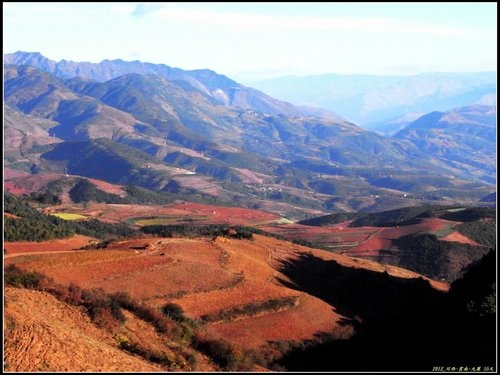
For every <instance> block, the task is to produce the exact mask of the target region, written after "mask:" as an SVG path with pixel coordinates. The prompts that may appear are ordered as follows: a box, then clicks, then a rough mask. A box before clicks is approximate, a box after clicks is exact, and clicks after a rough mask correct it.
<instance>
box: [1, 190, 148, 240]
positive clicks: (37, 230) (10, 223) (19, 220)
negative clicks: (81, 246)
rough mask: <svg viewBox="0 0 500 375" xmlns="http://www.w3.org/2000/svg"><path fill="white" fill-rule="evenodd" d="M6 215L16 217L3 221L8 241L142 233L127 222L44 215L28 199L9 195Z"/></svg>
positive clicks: (113, 236) (6, 195)
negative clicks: (76, 219) (115, 222)
mask: <svg viewBox="0 0 500 375" xmlns="http://www.w3.org/2000/svg"><path fill="white" fill-rule="evenodd" d="M4 204H5V206H4V212H8V213H10V214H13V215H16V216H17V217H15V218H14V217H6V218H5V220H4V239H5V241H37V242H39V241H48V240H53V239H58V238H68V237H71V236H73V235H75V234H82V235H86V236H90V237H96V238H101V239H109V238H115V237H123V236H134V235H137V234H138V233H139V232H138V231H136V230H133V229H131V228H130V227H129V226H127V225H126V224H124V223H117V224H110V223H104V222H101V221H99V220H96V219H92V220H85V221H68V220H63V219H60V218H58V217H56V216H51V215H44V214H42V213H40V212H38V211H37V210H36V209H35V208H33V207H31V206H30V205H29V203H28V199H27V198H18V197H16V196H14V195H12V194H9V193H6V194H5V197H4Z"/></svg>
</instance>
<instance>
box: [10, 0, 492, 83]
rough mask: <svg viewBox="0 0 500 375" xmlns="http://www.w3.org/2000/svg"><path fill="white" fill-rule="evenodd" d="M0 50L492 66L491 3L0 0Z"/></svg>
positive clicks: (269, 69)
mask: <svg viewBox="0 0 500 375" xmlns="http://www.w3.org/2000/svg"><path fill="white" fill-rule="evenodd" d="M3 8H4V9H3V10H4V12H3V14H4V15H3V24H4V26H3V27H4V30H3V31H4V33H3V35H4V37H3V38H4V39H3V42H4V53H11V52H15V51H29V52H41V53H42V54H43V55H45V56H46V57H48V58H50V59H52V60H56V61H59V60H61V59H66V60H73V61H90V62H100V61H102V60H104V59H123V60H140V61H148V62H153V63H163V64H166V65H169V66H173V67H178V68H182V69H200V68H209V69H212V70H215V71H216V72H218V73H221V74H225V75H227V76H229V77H231V78H233V79H237V80H240V82H243V83H244V81H245V80H246V79H252V78H267V77H272V76H282V75H290V74H292V75H308V74H320V73H341V74H352V73H364V74H383V75H389V74H415V73H422V72H436V71H461V72H466V71H492V70H495V71H496V64H497V58H496V56H497V37H496V35H497V4H496V2H485V3H472V2H471V3H376V4H373V3H281V2H280V3H244V2H241V3H116V4H115V3H9V2H4V3H3Z"/></svg>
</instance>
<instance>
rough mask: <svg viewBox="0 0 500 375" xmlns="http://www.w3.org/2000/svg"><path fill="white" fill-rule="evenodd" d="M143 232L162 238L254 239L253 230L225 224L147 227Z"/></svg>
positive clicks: (142, 229) (143, 228)
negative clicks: (219, 237)
mask: <svg viewBox="0 0 500 375" xmlns="http://www.w3.org/2000/svg"><path fill="white" fill-rule="evenodd" d="M140 230H141V232H144V233H146V234H154V235H157V236H160V237H174V236H207V237H218V236H221V237H231V238H238V239H242V238H246V239H251V238H253V234H252V232H253V230H252V228H248V227H243V226H230V225H225V224H213V225H145V226H143V227H141V229H140Z"/></svg>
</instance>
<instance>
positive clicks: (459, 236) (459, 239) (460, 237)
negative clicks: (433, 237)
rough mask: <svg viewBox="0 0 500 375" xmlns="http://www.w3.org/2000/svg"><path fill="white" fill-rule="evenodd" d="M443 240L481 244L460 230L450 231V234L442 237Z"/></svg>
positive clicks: (474, 244)
mask: <svg viewBox="0 0 500 375" xmlns="http://www.w3.org/2000/svg"><path fill="white" fill-rule="evenodd" d="M440 240H441V241H450V242H460V243H465V244H469V245H473V246H481V244H479V243H477V242H476V241H473V240H471V239H470V238H468V237H466V236H464V235H463V234H461V233H458V232H453V233H450V234H449V235H447V236H445V237H441V238H440Z"/></svg>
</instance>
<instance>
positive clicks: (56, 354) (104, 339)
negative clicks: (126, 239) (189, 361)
mask: <svg viewBox="0 0 500 375" xmlns="http://www.w3.org/2000/svg"><path fill="white" fill-rule="evenodd" d="M4 319H5V323H4V330H5V331H4V333H5V341H4V350H5V357H4V371H7V372H39V371H47V372H56V371H57V372H59V371H62V372H65V371H66V372H67V371H70V372H84V371H85V372H86V371H109V372H116V371H123V372H125V371H130V372H132V371H133V372H140V371H144V372H147V371H160V370H161V368H160V367H159V366H156V365H153V364H150V363H148V362H146V361H144V360H142V359H140V358H138V357H134V356H132V355H129V354H127V353H126V352H123V351H122V350H120V349H118V347H117V345H116V340H115V339H114V338H113V337H112V336H111V335H110V334H109V333H107V332H105V331H103V330H101V329H99V328H97V327H96V326H95V325H94V324H92V323H91V322H90V319H89V318H88V316H87V315H85V314H84V313H82V312H81V311H79V310H78V309H77V308H74V307H71V306H69V305H67V304H64V303H62V302H60V301H58V300H57V299H56V298H54V297H53V296H51V295H49V294H47V293H45V292H39V291H33V290H27V289H18V288H10V287H7V288H5V311H4Z"/></svg>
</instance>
